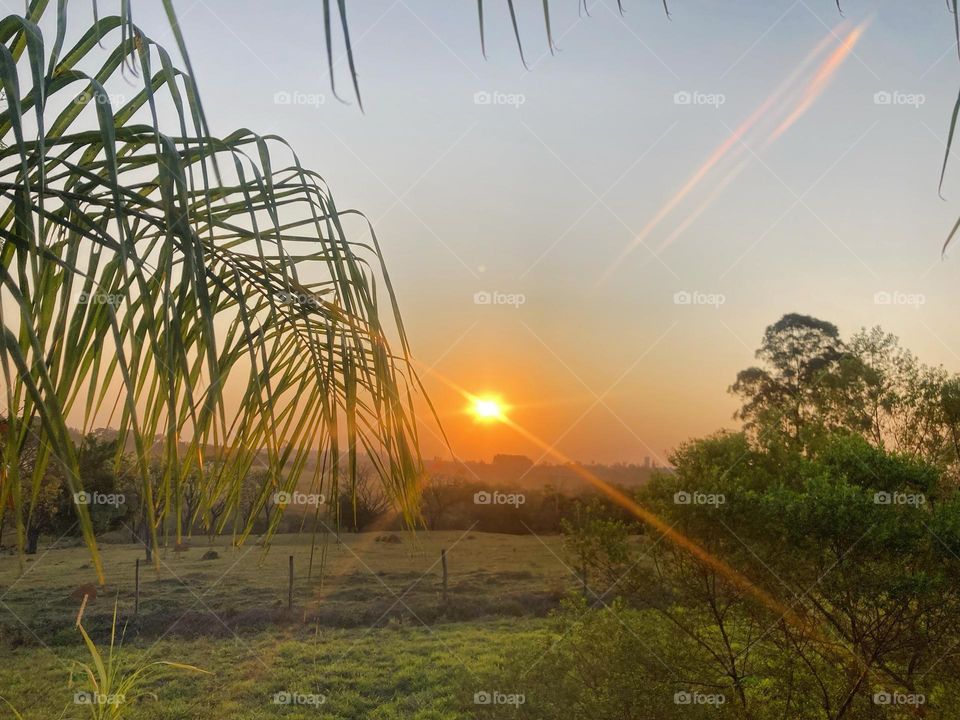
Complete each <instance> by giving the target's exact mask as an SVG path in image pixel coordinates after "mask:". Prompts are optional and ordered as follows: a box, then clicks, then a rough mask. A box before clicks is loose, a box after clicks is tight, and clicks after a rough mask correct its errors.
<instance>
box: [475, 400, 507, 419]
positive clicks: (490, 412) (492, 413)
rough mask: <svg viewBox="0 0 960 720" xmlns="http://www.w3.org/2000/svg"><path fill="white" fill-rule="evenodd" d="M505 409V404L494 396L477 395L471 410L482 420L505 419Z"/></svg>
mask: <svg viewBox="0 0 960 720" xmlns="http://www.w3.org/2000/svg"><path fill="white" fill-rule="evenodd" d="M503 409H504V408H503V404H502V403H501V402H500V401H499V400H498V399H497V398H492V397H475V398H473V401H472V403H471V405H470V412H471V413H472V414H473V416H474V417H475V418H476V419H477V420H480V421H481V422H495V421H497V420H503V419H504V414H503Z"/></svg>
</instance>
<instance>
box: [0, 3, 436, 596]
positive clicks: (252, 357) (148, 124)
mask: <svg viewBox="0 0 960 720" xmlns="http://www.w3.org/2000/svg"><path fill="white" fill-rule="evenodd" d="M45 5H46V3H45V2H42V1H40V0H35V2H33V3H32V4H31V6H30V8H29V9H28V13H27V16H26V17H21V16H16V15H11V16H8V17H7V18H4V19H3V20H2V21H0V81H2V84H3V87H4V90H5V91H6V94H7V98H8V106H7V109H6V110H5V111H4V112H2V113H0V139H2V141H3V146H2V148H0V198H2V201H0V325H2V327H0V370H2V373H3V382H4V391H5V392H4V400H5V403H6V414H7V417H8V418H10V419H11V422H8V423H7V424H6V425H5V430H4V434H5V437H3V438H2V439H0V441H2V442H3V445H4V452H5V455H7V454H10V455H14V454H15V450H16V448H18V447H21V446H22V444H23V438H24V436H25V434H26V433H27V432H36V433H38V434H39V436H40V437H39V442H40V445H41V447H43V448H44V449H45V451H44V453H43V454H41V456H40V460H39V461H38V467H37V468H36V470H35V472H34V473H33V477H32V480H31V482H32V484H33V495H34V496H36V494H37V490H38V487H39V482H40V481H41V479H42V477H43V472H44V470H45V468H46V467H47V466H48V465H49V464H50V463H53V464H55V465H56V466H57V468H58V469H59V470H60V471H61V472H62V473H63V475H64V476H65V477H66V478H67V479H68V482H69V484H70V489H71V491H74V492H76V491H79V490H81V489H82V482H81V480H80V478H79V477H78V474H77V473H78V467H77V459H76V457H75V453H74V451H73V444H72V441H71V430H70V428H69V427H68V423H67V418H68V417H74V418H75V417H78V416H79V417H82V418H83V420H82V428H81V429H82V430H83V431H84V432H86V431H89V430H90V429H92V428H93V427H94V426H95V424H96V423H101V424H103V421H104V418H105V417H106V418H107V419H108V421H109V422H110V423H111V424H115V425H116V426H118V427H119V431H120V434H121V436H122V437H123V438H124V439H126V440H128V441H129V445H130V446H132V447H133V448H134V450H135V457H136V462H135V468H136V472H137V474H138V477H139V483H140V485H141V491H142V496H143V498H144V499H145V500H144V502H145V508H146V512H147V515H148V518H149V525H150V527H151V532H152V533H153V534H154V538H153V540H154V543H155V544H156V540H157V538H156V533H157V528H158V525H159V524H160V522H161V521H162V519H163V518H165V517H169V516H170V515H171V514H173V515H174V516H175V517H177V518H179V517H180V515H181V512H180V510H181V501H182V496H183V492H182V484H183V480H184V478H186V477H187V476H188V475H190V473H191V472H194V473H197V474H199V475H200V476H201V482H200V485H201V488H202V491H203V499H202V505H203V506H204V507H205V508H209V507H210V505H211V504H213V503H214V502H216V501H218V500H225V501H226V502H227V504H228V512H224V513H223V518H222V521H221V525H224V524H225V523H226V522H227V519H228V518H230V517H232V518H236V517H238V516H239V515H240V514H242V512H241V508H240V493H239V492H237V488H238V487H239V485H240V483H241V482H242V479H243V477H244V476H245V475H246V474H247V473H248V472H249V471H250V469H251V468H252V467H254V466H264V467H265V468H266V470H267V472H266V473H265V474H264V478H265V479H264V483H263V487H262V488H260V492H259V497H258V503H257V506H256V507H255V508H253V509H252V510H251V511H249V512H248V513H247V514H246V517H245V518H244V519H245V524H244V525H243V526H242V529H241V530H240V532H239V536H240V537H239V538H238V540H242V539H243V538H244V537H245V536H246V534H247V533H249V531H250V529H251V528H252V524H253V520H254V518H255V517H256V514H257V512H258V511H260V510H262V508H263V506H264V504H265V503H266V502H267V501H268V498H269V496H270V495H271V493H273V492H276V491H277V490H282V489H286V490H290V489H292V488H294V487H295V486H296V484H297V482H298V480H299V477H298V476H299V474H300V473H301V472H302V470H303V468H304V467H306V466H307V465H308V463H307V458H308V457H312V456H317V457H319V456H321V455H325V454H330V455H331V457H334V458H336V457H338V456H339V448H340V443H341V441H342V440H343V439H346V441H347V448H348V453H349V463H348V466H349V471H350V472H351V473H352V472H353V471H354V470H355V467H356V453H357V450H358V448H362V449H364V450H365V451H366V452H368V453H370V454H371V455H374V456H376V457H377V458H378V466H379V467H381V468H383V469H384V472H383V475H382V479H383V481H384V483H385V486H386V489H387V491H388V492H389V494H390V495H391V497H393V498H394V500H395V501H396V502H397V504H398V506H399V507H400V508H401V510H402V511H403V513H404V515H405V517H406V518H407V519H408V520H409V521H411V522H413V521H414V519H415V517H416V500H415V489H416V481H417V476H418V475H419V473H420V472H421V468H420V463H419V459H418V458H419V451H418V448H417V442H416V433H415V431H414V429H413V428H414V421H413V418H412V415H411V407H410V405H409V401H408V397H409V394H408V393H409V390H408V387H407V386H408V384H410V383H412V389H413V390H414V391H416V390H417V389H418V388H419V383H418V381H417V380H416V378H415V374H414V372H413V370H412V368H411V367H410V363H409V349H408V344H407V341H406V338H405V336H404V332H403V326H402V324H401V323H400V322H399V312H398V309H397V306H396V301H395V297H394V293H393V289H392V287H391V285H390V280H389V276H388V275H387V273H386V271H385V266H384V263H383V259H382V256H381V254H380V249H379V246H378V245H377V242H376V239H375V238H373V237H372V234H371V239H370V240H369V241H366V240H364V237H365V235H366V234H367V232H366V231H367V228H366V226H365V225H364V224H363V223H362V222H361V223H358V222H357V220H358V219H359V217H360V216H358V215H357V214H356V213H354V212H352V211H349V210H340V209H339V208H338V207H337V205H336V203H335V202H334V199H333V196H332V194H331V193H330V191H329V189H328V188H327V186H326V184H325V183H324V181H323V178H322V177H321V176H320V175H318V174H317V173H316V172H313V171H311V170H308V169H306V168H304V167H303V166H302V165H301V163H300V161H299V160H298V158H297V156H296V154H295V153H294V152H293V150H292V149H291V148H290V147H289V146H288V145H287V144H286V143H285V142H284V141H283V139H282V138H280V137H277V136H273V135H267V136H261V135H257V134H255V133H254V132H252V131H250V130H247V129H240V130H237V131H236V132H234V133H232V134H230V135H228V136H227V137H223V138H220V137H214V136H212V135H211V134H210V133H209V131H208V130H207V125H206V122H205V120H204V115H203V110H202V107H201V106H200V102H199V95H198V93H197V91H196V85H195V83H194V81H193V79H192V77H191V74H190V73H189V60H186V64H187V67H188V72H183V71H181V70H179V69H177V68H176V67H175V64H174V63H173V61H172V60H171V58H170V55H169V54H168V53H167V52H166V51H165V50H164V49H163V48H161V47H160V46H159V45H157V44H156V43H154V42H153V41H152V40H151V39H150V38H149V37H148V36H147V35H146V34H145V33H144V32H143V31H142V30H141V29H140V28H139V27H137V26H136V25H135V24H134V23H133V20H132V17H131V15H130V12H129V3H127V2H123V3H122V4H121V8H122V10H123V12H121V14H120V15H119V16H102V17H100V16H98V18H97V19H96V20H95V22H94V25H93V26H92V27H91V28H90V29H89V30H88V32H86V33H85V34H84V35H82V36H81V38H80V39H79V40H78V41H77V42H76V44H75V45H74V46H73V47H71V48H69V49H67V50H66V51H64V49H63V41H64V37H65V25H66V22H67V13H66V3H64V2H61V3H59V4H58V6H57V34H56V39H55V41H54V43H53V46H52V47H51V48H50V49H49V50H48V49H47V45H46V41H45V38H44V37H43V34H42V33H41V31H40V29H39V27H38V26H37V25H36V23H35V22H33V19H35V18H36V17H37V16H38V14H39V13H40V12H42V8H43V7H44V6H45ZM165 7H166V8H167V11H168V15H169V17H170V18H171V26H172V27H173V29H174V37H175V38H176V42H177V44H178V46H180V53H181V55H182V56H184V57H186V55H185V47H183V41H182V37H181V36H180V33H179V27H178V26H177V25H176V20H175V15H174V14H173V8H172V4H171V3H169V2H166V1H165ZM342 11H343V8H342V4H341V12H342ZM32 18H33V19H32ZM24 51H25V52H24ZM132 73H135V76H136V77H138V78H139V80H138V82H139V84H140V89H139V90H138V91H137V92H136V94H134V96H133V97H131V98H129V99H127V98H122V99H120V100H119V102H117V100H116V96H115V95H111V94H110V92H109V88H111V87H113V86H115V85H116V84H117V81H118V80H119V79H122V78H123V77H125V76H126V77H129V76H130V75H131V74H132ZM21 78H32V84H31V85H30V86H29V87H26V88H21V87H20V84H19V83H20V79H21ZM124 87H125V88H126V87H127V85H126V84H124ZM115 105H116V107H115ZM171 112H172V113H173V114H174V115H175V117H176V121H175V122H174V124H173V127H172V128H167V127H166V126H165V125H164V124H162V123H161V122H160V120H159V119H158V118H160V117H163V116H164V115H165V114H167V115H169V114H170V113H171ZM358 225H359V227H358ZM381 287H383V288H385V289H386V293H385V294H384V293H383V292H381V291H380V290H379V289H380V288H381ZM384 298H386V300H384ZM384 302H387V303H388V304H389V309H387V308H385V307H383V306H382V303H384ZM385 309H387V312H384V310H385ZM384 320H386V321H387V322H385V321H384ZM391 339H392V341H391ZM394 343H396V345H397V347H398V348H399V352H398V353H397V352H394V350H393V344H394ZM341 433H344V435H343V437H342V438H341V437H340V436H341ZM120 447H121V450H122V449H123V444H122V443H121V444H120ZM207 460H215V461H216V462H215V463H213V465H212V467H213V468H214V469H213V470H209V467H210V463H207V462H205V461H207ZM151 466H158V467H159V468H160V470H159V479H158V480H157V481H155V482H154V481H153V479H152V476H151V472H152V470H151ZM330 468H331V472H329V473H328V476H327V477H326V478H323V479H322V480H323V482H326V483H327V484H329V485H332V486H334V487H331V490H333V489H334V488H335V486H336V484H337V483H338V482H339V477H338V468H339V462H337V461H334V462H331V464H330ZM18 488H19V478H18V477H17V476H16V472H4V473H0V503H3V504H4V506H6V503H7V502H8V501H9V500H10V499H11V498H13V499H15V500H17V501H18V502H19V501H20V498H19V497H18V492H19V490H18ZM77 507H78V512H79V520H80V524H81V528H82V530H83V532H84V535H85V538H86V541H87V543H88V545H89V546H90V548H91V550H92V551H94V555H95V556H96V541H95V538H94V536H93V530H92V525H91V521H90V518H89V515H88V513H87V512H86V509H85V507H84V506H82V505H78V506H77ZM30 512H32V505H31V506H30V508H29V509H28V511H27V513H25V514H26V515H27V517H29V514H30ZM280 512H281V510H280V509H277V511H276V512H275V513H274V515H273V517H272V519H271V529H275V527H276V524H277V522H279V517H280ZM201 514H204V513H201ZM27 521H28V520H27V519H26V518H25V517H24V513H17V523H18V527H20V528H21V529H22V526H23V523H25V522H27ZM221 529H222V528H221ZM180 532H181V528H180V527H179V524H178V527H177V533H178V540H179V533H180ZM21 536H22V532H21ZM97 570H98V573H100V575H101V578H102V571H101V569H100V567H99V564H98V565H97Z"/></svg>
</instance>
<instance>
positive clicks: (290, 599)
mask: <svg viewBox="0 0 960 720" xmlns="http://www.w3.org/2000/svg"><path fill="white" fill-rule="evenodd" d="M287 610H288V611H289V612H293V555H291V556H290V582H289V584H288V585H287Z"/></svg>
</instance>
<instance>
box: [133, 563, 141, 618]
mask: <svg viewBox="0 0 960 720" xmlns="http://www.w3.org/2000/svg"><path fill="white" fill-rule="evenodd" d="M133 586H134V587H133V614H134V615H139V614H140V558H137V569H136V571H135V574H134V583H133Z"/></svg>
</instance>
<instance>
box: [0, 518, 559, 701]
mask: <svg viewBox="0 0 960 720" xmlns="http://www.w3.org/2000/svg"><path fill="white" fill-rule="evenodd" d="M378 535H380V533H364V534H360V535H345V536H344V538H343V542H342V543H336V542H333V541H331V542H330V543H329V544H328V545H327V547H326V555H327V557H326V562H325V567H324V572H323V573H322V574H321V572H320V567H319V564H320V550H321V548H319V547H318V551H317V560H316V566H315V570H314V575H313V577H312V578H309V579H308V578H307V567H308V562H309V556H310V537H309V536H298V535H281V536H277V537H276V538H275V540H274V542H273V545H272V547H271V549H270V551H269V553H267V554H264V551H263V548H262V547H257V546H256V545H250V546H248V547H244V548H240V549H233V548H231V547H229V545H227V544H225V543H224V542H223V541H218V542H215V543H214V544H213V547H212V549H214V550H216V552H217V553H219V555H220V557H219V558H218V559H215V560H202V559H201V557H202V556H203V554H204V553H205V552H206V551H207V550H209V549H211V548H210V546H208V544H207V540H206V538H202V539H199V538H198V539H195V540H194V541H193V543H192V545H191V547H190V548H189V549H188V550H186V551H185V552H182V553H174V552H173V551H172V550H167V551H163V550H161V551H160V552H159V557H160V559H161V564H160V568H159V570H155V569H154V568H153V567H152V566H144V563H143V562H141V604H140V615H139V616H138V617H136V618H134V617H133V616H132V611H133V587H134V586H133V579H134V566H135V561H136V559H137V558H140V557H142V551H141V550H138V549H137V548H136V547H134V546H132V545H128V544H106V543H105V544H103V545H102V557H103V560H104V567H105V569H106V571H107V578H108V584H107V586H106V588H104V589H102V590H99V591H98V597H97V598H96V599H95V600H92V601H90V602H89V603H88V605H87V607H86V609H85V611H84V621H83V622H84V626H85V627H86V628H87V629H88V630H89V631H90V633H91V635H92V636H93V638H94V640H95V641H96V642H97V643H98V644H100V645H101V646H102V645H103V644H104V643H107V642H109V633H110V624H111V620H112V614H113V607H114V602H117V603H118V607H119V614H120V616H121V623H123V622H124V621H127V622H128V627H127V632H126V638H125V642H124V645H123V657H124V662H125V663H127V664H129V665H130V666H137V665H140V664H143V663H146V662H150V661H156V660H164V661H170V662H177V663H186V664H190V665H194V666H196V667H199V668H202V669H204V670H207V671H209V672H211V673H212V675H209V676H208V675H193V674H177V675H174V676H171V677H168V678H165V679H163V680H157V681H156V682H155V683H154V684H153V685H151V686H148V687H147V688H146V690H148V691H152V692H154V693H155V694H156V696H157V699H156V700H152V699H149V698H146V699H143V700H140V701H138V702H136V703H135V704H133V705H131V706H130V707H129V708H127V711H128V715H126V716H124V720H128V718H133V719H134V720H139V719H141V718H142V719H143V720H174V719H177V720H180V719H181V718H191V719H194V718H195V719H197V720H204V719H206V718H209V719H210V720H214V719H216V720H222V719H223V718H231V720H233V719H238V720H244V719H246V718H249V719H251V720H253V719H254V718H256V719H258V720H259V719H261V718H273V717H277V718H306V717H311V718H379V719H384V720H385V719H387V718H397V719H398V720H399V719H400V718H404V719H409V718H418V719H423V720H428V719H429V720H441V719H445V718H451V719H452V718H464V717H472V713H473V712H474V711H475V707H474V706H473V704H472V701H473V693H475V692H477V691H478V690H482V689H484V688H485V687H487V686H488V684H489V682H490V679H491V678H495V677H497V674H498V673H499V672H500V668H501V667H502V666H503V664H504V659H505V657H506V655H507V653H508V652H509V651H510V649H511V648H513V647H515V646H516V644H517V643H521V642H525V641H527V640H529V639H531V638H532V636H534V635H538V634H541V633H544V632H547V626H546V622H545V620H544V619H543V616H544V615H545V614H546V613H547V612H548V611H549V610H550V609H552V608H554V607H556V605H557V603H558V601H559V599H560V598H561V597H562V596H563V595H564V594H565V593H566V592H568V591H569V590H571V589H574V588H576V587H577V583H578V581H577V579H576V578H575V577H574V576H573V575H572V574H571V573H570V571H569V570H568V568H567V567H566V566H565V564H564V563H565V562H568V558H567V555H566V553H565V551H564V549H563V547H562V540H561V538H559V537H546V538H543V539H538V538H535V537H530V536H512V535H496V534H485V533H474V532H470V533H462V532H421V533H417V534H416V535H415V536H411V535H404V534H400V535H399V537H400V539H401V542H400V543H384V542H376V538H377V536H378ZM441 548H445V549H447V551H448V564H449V602H448V603H447V604H444V602H443V597H442V579H441V578H442V571H441V565H440V563H439V559H440V550H441ZM290 555H293V556H294V567H295V576H296V579H295V593H294V612H293V613H292V614H290V613H287V611H286V602H287V567H288V557H289V556H290ZM561 559H562V560H563V562H561ZM95 579H96V575H95V571H94V569H93V568H92V567H91V564H90V558H89V553H88V550H87V549H86V547H84V546H82V545H79V544H77V545H76V546H74V547H57V548H51V547H50V546H45V547H41V551H40V553H39V554H38V555H37V556H35V557H33V558H30V561H29V562H28V563H27V564H26V569H25V572H24V573H23V574H21V573H20V564H19V559H18V558H17V557H16V556H12V555H7V556H3V557H0V596H2V598H0V649H2V652H0V688H2V690H0V695H3V696H4V697H6V698H7V699H8V700H9V701H11V702H12V704H13V706H14V707H17V708H18V709H19V710H20V711H21V712H22V713H23V715H24V718H25V720H47V719H48V718H60V717H63V718H64V719H65V720H66V719H69V718H76V719H77V720H79V719H80V718H87V717H89V716H88V714H87V713H88V712H89V708H87V707H82V706H78V705H75V704H74V703H73V693H74V692H75V691H76V690H77V689H78V688H77V687H72V688H71V687H70V686H69V684H68V680H69V676H70V668H71V667H72V666H73V665H74V663H75V662H76V661H79V662H85V661H87V660H88V659H89V656H88V655H87V653H86V650H85V649H84V647H83V644H82V639H81V637H80V634H79V633H78V631H77V629H76V627H75V620H76V614H77V610H78V608H79V605H80V601H79V600H78V599H76V598H72V597H71V594H72V593H74V592H75V591H77V590H78V589H79V588H81V587H82V586H84V585H86V584H93V583H95ZM88 589H89V588H88ZM398 598H399V600H398ZM78 679H79V678H78ZM499 685H500V686H509V681H508V680H505V681H504V682H503V683H500V684H499ZM41 689H42V690H41ZM279 692H287V693H293V694H299V695H301V696H303V695H308V694H311V695H323V696H324V697H325V698H326V701H325V702H324V703H323V704H322V705H319V706H310V705H299V706H285V705H280V704H275V703H274V702H273V699H274V694H275V693H279ZM64 708H66V709H67V712H66V713H65V714H62V715H61V713H63V711H64ZM5 712H6V711H5V710H2V709H0V720H5V718H6V717H7V716H6V715H5V714H4V713H5Z"/></svg>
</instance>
